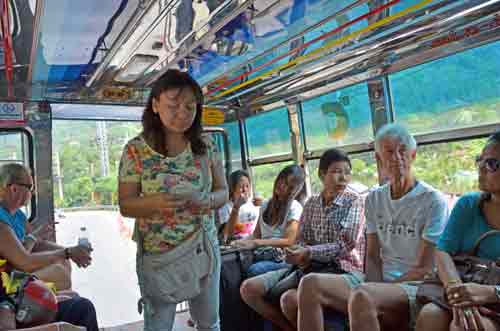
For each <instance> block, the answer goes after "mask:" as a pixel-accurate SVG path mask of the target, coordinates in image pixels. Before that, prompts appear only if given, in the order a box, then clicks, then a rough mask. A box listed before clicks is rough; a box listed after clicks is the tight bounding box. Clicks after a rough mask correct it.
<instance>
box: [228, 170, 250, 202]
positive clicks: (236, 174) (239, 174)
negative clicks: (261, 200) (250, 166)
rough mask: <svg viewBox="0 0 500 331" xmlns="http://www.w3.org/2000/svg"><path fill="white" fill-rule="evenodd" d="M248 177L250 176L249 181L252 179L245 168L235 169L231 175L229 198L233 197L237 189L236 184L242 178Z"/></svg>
mask: <svg viewBox="0 0 500 331" xmlns="http://www.w3.org/2000/svg"><path fill="white" fill-rule="evenodd" d="M243 177H246V178H248V181H250V176H249V175H248V172H246V171H245V170H236V171H233V172H232V173H231V174H230V175H229V180H228V182H229V199H232V198H233V194H234V190H235V189H236V185H238V183H239V182H240V180H241V178H243Z"/></svg>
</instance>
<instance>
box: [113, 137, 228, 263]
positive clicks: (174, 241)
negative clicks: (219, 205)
mask: <svg viewBox="0 0 500 331" xmlns="http://www.w3.org/2000/svg"><path fill="white" fill-rule="evenodd" d="M205 142H206V143H207V147H208V148H207V154H208V155H207V156H208V158H205V157H203V158H199V157H193V153H192V151H191V146H190V145H189V144H188V147H187V148H186V149H185V150H184V151H183V152H182V153H180V154H179V155H177V156H175V157H166V156H164V155H163V154H160V153H158V152H156V151H154V150H153V149H152V148H151V147H150V146H149V145H148V144H147V143H146V141H145V140H144V138H143V137H142V135H139V136H137V137H135V138H133V139H132V140H130V141H129V142H128V143H127V145H126V146H125V148H124V151H123V155H122V158H121V162H120V173H119V181H120V182H121V183H138V184H140V187H141V193H142V194H143V195H144V196H147V195H148V194H151V193H158V192H167V193H171V194H182V193H186V192H193V191H202V192H207V193H208V192H210V191H211V188H212V174H211V170H210V169H211V165H212V164H213V163H215V162H217V160H218V158H219V154H218V152H217V150H216V147H215V145H214V144H213V143H212V142H211V141H209V140H208V139H206V140H205ZM207 160H208V163H209V165H208V174H209V176H208V178H202V165H201V162H207ZM205 181H206V183H205ZM202 222H209V223H213V219H212V216H207V215H194V214H193V213H191V212H190V211H189V210H188V209H181V208H178V209H176V210H175V211H165V212H163V213H162V215H158V216H155V217H153V218H138V219H137V221H136V227H137V228H138V230H139V232H140V235H142V236H143V238H144V240H143V242H144V250H145V252H147V253H160V252H165V251H167V250H170V249H172V248H173V247H175V246H176V245H178V244H180V243H181V242H182V241H183V240H185V239H186V238H188V237H189V236H190V235H191V234H193V233H194V232H195V231H196V230H198V228H199V227H200V225H201V224H202ZM136 239H137V238H135V237H134V240H136Z"/></svg>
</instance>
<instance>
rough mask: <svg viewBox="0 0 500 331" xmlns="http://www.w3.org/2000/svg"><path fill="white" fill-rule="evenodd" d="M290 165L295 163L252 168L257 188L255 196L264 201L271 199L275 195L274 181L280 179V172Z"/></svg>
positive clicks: (254, 183) (288, 162)
mask: <svg viewBox="0 0 500 331" xmlns="http://www.w3.org/2000/svg"><path fill="white" fill-rule="evenodd" d="M290 164H293V161H287V162H279V163H272V164H264V165H260V166H256V167H252V180H253V185H254V188H255V189H254V193H255V195H257V196H260V197H262V198H263V199H270V198H271V197H272V195H273V186H274V180H275V179H276V177H278V174H279V173H280V171H281V170H282V169H283V168H284V167H286V166H287V165H290Z"/></svg>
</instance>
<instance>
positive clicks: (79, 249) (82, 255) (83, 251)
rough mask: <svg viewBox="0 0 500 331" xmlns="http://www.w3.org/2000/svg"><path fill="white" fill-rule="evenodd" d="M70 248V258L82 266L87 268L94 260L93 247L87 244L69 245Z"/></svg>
mask: <svg viewBox="0 0 500 331" xmlns="http://www.w3.org/2000/svg"><path fill="white" fill-rule="evenodd" d="M68 249H69V257H70V259H71V260H72V261H73V262H75V263H76V265H77V266H79V267H80V268H86V267H88V266H89V265H90V263H91V262H92V257H90V253H91V252H92V248H91V247H89V246H87V245H77V246H73V247H69V248H68Z"/></svg>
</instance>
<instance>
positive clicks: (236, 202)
mask: <svg viewBox="0 0 500 331" xmlns="http://www.w3.org/2000/svg"><path fill="white" fill-rule="evenodd" d="M246 202H247V199H246V198H245V197H244V196H242V195H240V196H238V197H237V198H236V200H234V201H233V207H234V208H236V209H240V207H241V206H243V205H244V204H245V203H246Z"/></svg>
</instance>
